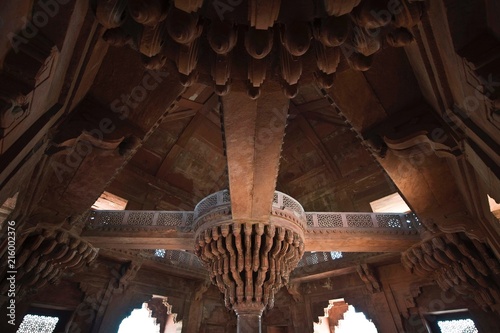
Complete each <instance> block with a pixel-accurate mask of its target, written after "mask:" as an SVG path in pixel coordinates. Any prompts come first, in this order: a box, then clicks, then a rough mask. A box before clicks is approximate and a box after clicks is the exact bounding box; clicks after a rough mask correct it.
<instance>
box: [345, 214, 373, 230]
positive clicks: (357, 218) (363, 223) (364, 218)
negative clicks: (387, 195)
mask: <svg viewBox="0 0 500 333" xmlns="http://www.w3.org/2000/svg"><path fill="white" fill-rule="evenodd" d="M346 217H347V225H348V226H349V227H350V228H373V222H372V217H371V215H368V214H349V215H347V216H346Z"/></svg>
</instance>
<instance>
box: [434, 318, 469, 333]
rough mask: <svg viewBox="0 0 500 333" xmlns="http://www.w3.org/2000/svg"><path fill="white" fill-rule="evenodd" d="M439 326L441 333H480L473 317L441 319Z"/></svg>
mask: <svg viewBox="0 0 500 333" xmlns="http://www.w3.org/2000/svg"><path fill="white" fill-rule="evenodd" d="M438 326H439V329H440V330H441V333H478V330H477V328H476V325H474V322H473V321H472V319H458V320H440V321H438Z"/></svg>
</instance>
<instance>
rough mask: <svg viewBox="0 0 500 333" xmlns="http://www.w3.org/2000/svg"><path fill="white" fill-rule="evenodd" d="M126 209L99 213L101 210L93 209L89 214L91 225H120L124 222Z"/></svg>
mask: <svg viewBox="0 0 500 333" xmlns="http://www.w3.org/2000/svg"><path fill="white" fill-rule="evenodd" d="M124 216H125V211H117V212H108V214H99V211H92V212H91V213H90V216H89V221H90V225H91V226H92V225H96V226H104V225H110V226H111V225H120V224H122V221H123V218H124Z"/></svg>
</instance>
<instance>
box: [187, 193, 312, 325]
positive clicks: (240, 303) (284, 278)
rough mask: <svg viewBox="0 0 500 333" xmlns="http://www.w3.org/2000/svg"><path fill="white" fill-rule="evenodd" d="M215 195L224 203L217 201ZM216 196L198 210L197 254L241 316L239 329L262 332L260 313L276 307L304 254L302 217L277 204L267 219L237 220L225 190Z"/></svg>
mask: <svg viewBox="0 0 500 333" xmlns="http://www.w3.org/2000/svg"><path fill="white" fill-rule="evenodd" d="M214 195H219V196H222V197H223V196H224V195H226V202H225V203H222V204H217V203H216V204H215V205H213V201H214V198H213V196H214ZM214 195H212V196H209V197H207V198H205V199H204V200H202V201H201V202H200V203H199V204H198V206H197V211H195V215H196V216H197V218H196V220H195V222H194V223H195V232H196V238H195V239H196V240H197V244H196V254H197V255H198V257H199V258H200V259H201V261H202V262H203V263H204V264H205V266H206V267H207V269H208V270H209V274H210V277H211V280H212V283H213V284H215V285H217V287H218V288H219V290H220V291H221V292H222V293H224V299H225V304H226V307H227V308H228V309H232V310H234V311H235V312H236V314H237V315H238V332H261V331H260V330H261V317H262V311H263V310H264V309H265V308H266V307H267V308H269V309H271V308H272V307H273V306H274V296H275V293H276V292H277V291H278V290H279V289H280V288H281V287H282V286H283V285H285V284H287V283H288V280H289V275H290V273H291V271H292V270H293V268H295V266H296V265H297V263H298V261H299V260H300V258H301V257H302V255H303V253H304V229H303V228H304V220H303V219H304V217H298V216H297V215H299V214H297V215H296V214H295V213H293V212H291V211H289V210H284V209H281V208H277V207H274V206H273V208H272V213H271V216H270V217H269V222H267V223H264V222H260V223H252V221H247V222H246V223H241V221H238V222H236V221H234V220H233V219H232V216H231V214H230V209H229V208H230V201H229V196H227V192H225V191H224V192H222V193H220V192H219V193H215V194H214ZM288 199H289V198H287V200H288ZM211 202H212V204H210V203H211ZM297 205H298V203H297ZM200 215H201V216H200Z"/></svg>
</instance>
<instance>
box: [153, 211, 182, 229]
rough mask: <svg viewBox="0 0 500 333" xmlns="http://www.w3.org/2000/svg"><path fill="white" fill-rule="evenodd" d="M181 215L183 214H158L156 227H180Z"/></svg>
mask: <svg viewBox="0 0 500 333" xmlns="http://www.w3.org/2000/svg"><path fill="white" fill-rule="evenodd" d="M183 215H184V212H179V213H173V212H169V213H168V214H160V215H159V216H158V221H157V222H156V225H162V226H170V227H177V226H180V225H182V217H183Z"/></svg>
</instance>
